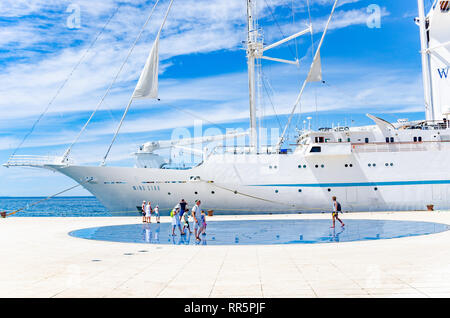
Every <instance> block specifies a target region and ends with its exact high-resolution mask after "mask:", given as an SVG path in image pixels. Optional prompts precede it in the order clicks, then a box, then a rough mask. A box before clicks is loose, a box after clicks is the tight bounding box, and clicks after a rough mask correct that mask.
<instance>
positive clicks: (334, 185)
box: [249, 180, 450, 188]
mask: <svg viewBox="0 0 450 318" xmlns="http://www.w3.org/2000/svg"><path fill="white" fill-rule="evenodd" d="M426 184H450V180H425V181H389V182H352V183H304V184H251V185H249V186H251V187H303V188H337V187H377V186H379V187H381V186H399V185H426Z"/></svg>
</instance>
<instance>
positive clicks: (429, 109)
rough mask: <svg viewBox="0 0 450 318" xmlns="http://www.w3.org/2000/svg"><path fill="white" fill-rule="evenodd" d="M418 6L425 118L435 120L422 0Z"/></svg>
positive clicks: (419, 0)
mask: <svg viewBox="0 0 450 318" xmlns="http://www.w3.org/2000/svg"><path fill="white" fill-rule="evenodd" d="M417 3H418V7H419V27H420V46H421V51H420V52H421V55H422V79H423V89H424V97H425V112H426V118H427V120H436V116H435V114H434V105H433V97H432V96H433V95H432V94H433V91H432V87H431V72H430V56H429V53H428V51H427V50H428V38H427V24H426V17H425V6H424V1H423V0H417Z"/></svg>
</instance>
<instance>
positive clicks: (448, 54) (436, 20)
mask: <svg viewBox="0 0 450 318" xmlns="http://www.w3.org/2000/svg"><path fill="white" fill-rule="evenodd" d="M428 25H429V26H428V32H429V43H428V52H429V54H430V69H431V70H430V73H431V85H432V100H433V108H434V118H435V120H441V119H442V118H445V117H448V116H449V115H450V32H449V30H450V1H437V2H436V3H435V6H434V7H433V8H432V9H431V11H430V14H429V15H428Z"/></svg>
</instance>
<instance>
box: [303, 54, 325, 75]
mask: <svg viewBox="0 0 450 318" xmlns="http://www.w3.org/2000/svg"><path fill="white" fill-rule="evenodd" d="M306 81H307V82H322V61H321V60H320V52H317V55H316V57H315V59H314V61H313V64H312V66H311V71H310V72H309V74H308V78H307V79H306Z"/></svg>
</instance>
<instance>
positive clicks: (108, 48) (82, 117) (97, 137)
mask: <svg viewBox="0 0 450 318" xmlns="http://www.w3.org/2000/svg"><path fill="white" fill-rule="evenodd" d="M168 3H169V1H168V0H160V4H159V5H158V7H157V9H156V11H155V15H154V16H153V17H152V19H151V21H150V23H149V25H148V27H147V28H146V30H145V32H144V35H143V37H142V39H141V40H140V41H139V42H138V44H137V46H136V49H135V51H134V52H133V54H132V55H131V57H130V60H129V62H128V63H127V64H126V66H125V68H124V70H123V72H122V73H121V75H120V76H119V79H118V82H117V83H116V85H115V86H114V87H113V90H112V92H111V94H110V95H109V96H108V97H107V98H106V100H105V102H104V104H103V105H102V108H101V109H100V111H99V112H98V113H97V115H96V116H95V117H94V120H93V122H92V124H91V125H90V126H89V127H88V130H87V131H86V133H85V134H84V135H83V137H82V138H81V140H80V142H79V143H78V144H77V145H76V146H75V148H74V150H73V159H74V160H75V161H76V162H77V163H80V164H98V162H99V161H100V159H101V157H102V156H103V154H104V152H105V151H106V149H107V146H108V143H109V141H110V140H111V138H112V134H113V131H114V128H115V126H116V125H117V121H118V119H120V117H121V114H122V111H123V109H124V107H125V106H126V103H127V101H128V99H129V97H130V95H131V93H132V91H133V89H134V85H135V84H136V82H137V79H138V77H139V73H140V70H141V68H142V66H143V64H144V62H145V59H146V56H147V54H148V52H149V49H150V47H151V45H152V41H153V39H154V37H155V34H156V32H157V30H158V27H159V24H160V23H161V19H162V16H163V14H164V11H165V9H166V7H167V5H168ZM310 3H311V15H312V20H313V29H314V30H315V32H314V43H315V46H317V43H318V40H319V39H320V35H321V31H322V29H323V26H324V24H325V21H326V19H327V17H328V14H329V12H330V10H331V6H332V3H333V1H332V0H310ZM153 4H154V1H147V0H130V1H116V0H103V1H95V2H93V1H89V0H73V1H65V0H21V1H17V0H2V2H1V3H0V110H1V111H0V162H2V163H3V162H6V161H7V159H8V157H9V156H10V155H11V153H12V152H13V151H14V149H15V148H16V146H17V145H18V144H19V143H20V141H21V140H22V138H23V137H24V136H25V135H26V134H27V132H28V131H29V130H30V128H31V127H32V125H33V123H34V122H35V121H36V119H37V118H38V117H39V115H40V114H41V113H42V112H43V110H44V109H45V108H46V107H47V104H48V103H49V101H50V100H51V99H52V97H53V96H54V95H55V93H56V91H57V89H58V87H59V86H60V85H61V84H62V83H63V82H64V80H65V79H66V78H67V77H68V75H69V74H70V72H71V70H72V68H73V67H74V65H76V64H77V62H78V61H79V60H80V58H81V57H82V56H83V54H85V52H86V49H87V48H88V47H89V46H90V44H91V43H92V42H93V41H94V39H95V37H96V36H97V34H98V33H99V31H100V30H101V29H102V27H103V26H104V25H105V23H106V21H107V20H108V19H109V18H110V17H111V16H112V14H113V13H114V12H115V11H116V10H117V8H118V7H119V9H118V10H117V12H116V14H115V15H114V16H113V18H112V19H111V22H110V23H109V24H108V26H107V28H106V29H105V32H103V33H102V34H101V36H100V37H99V39H98V40H97V42H95V45H94V46H93V47H92V49H91V50H89V52H88V53H87V55H86V56H85V58H84V59H83V62H82V63H81V65H80V66H79V67H78V68H77V69H76V71H75V72H74V73H73V75H72V76H71V77H70V80H69V81H68V82H67V84H66V86H65V87H64V89H63V90H62V91H61V93H60V94H59V95H58V97H57V98H56V100H55V101H54V103H53V104H52V106H51V107H50V108H49V110H48V112H47V113H46V115H45V116H44V117H43V119H42V120H41V121H40V122H39V124H38V125H37V126H36V129H35V130H34V131H33V134H31V136H30V137H29V138H28V139H27V140H26V142H25V143H24V145H23V147H22V148H21V149H20V150H19V151H18V154H32V155H47V154H50V155H58V154H59V155H60V154H62V153H63V152H64V150H65V148H66V147H67V146H68V144H70V142H71V141H72V140H73V139H74V138H75V136H76V134H77V133H78V131H79V130H80V129H81V127H82V126H83V124H84V122H85V121H86V120H87V118H88V117H89V115H90V112H91V111H92V110H93V109H94V108H95V106H96V105H97V103H98V102H99V100H100V99H101V96H102V95H103V93H104V92H105V90H106V88H107V86H108V84H109V83H110V81H111V80H112V78H113V77H114V75H115V73H116V72H117V70H118V68H119V66H120V64H121V63H122V61H123V60H124V58H125V56H126V54H127V52H128V49H129V48H130V46H131V44H132V43H133V41H134V39H135V37H136V35H137V33H138V32H139V30H140V28H141V26H142V25H143V23H144V21H145V19H146V17H147V15H148V13H149V12H150V10H151V8H152V6H153ZM305 4H306V0H259V1H258V16H259V22H260V25H261V26H262V27H263V30H264V39H265V42H266V43H267V44H270V43H272V42H274V41H277V40H279V39H282V38H283V37H284V36H288V35H291V34H293V33H295V32H298V31H300V30H303V29H305V25H306V23H307V21H308V14H307V11H306V6H305ZM370 5H377V6H378V7H379V8H380V12H381V20H380V21H381V26H380V28H369V27H368V25H367V21H368V20H369V17H370V15H371V11H370V10H368V7H369V6H370ZM426 5H427V7H429V6H430V5H431V1H428V0H427V1H426ZM416 6H417V5H416V2H415V1H407V0H396V1H392V0H390V1H388V0H379V1H376V0H375V1H374V0H369V1H365V0H341V1H340V5H339V7H338V8H337V10H336V13H335V16H334V19H333V22H332V24H331V27H330V31H329V33H328V34H327V37H326V39H325V43H324V46H323V48H322V51H321V56H322V68H323V78H324V80H325V81H326V83H325V84H320V83H314V84H311V85H310V86H308V89H307V91H306V93H305V95H304V98H303V99H302V107H301V114H300V113H299V112H298V113H297V114H296V117H295V119H294V121H293V122H294V124H295V123H298V124H299V128H301V126H302V121H303V119H304V118H305V117H307V116H310V115H311V116H312V117H313V124H314V125H315V126H320V127H322V126H331V125H333V124H335V125H336V124H338V123H339V124H341V125H344V124H345V123H347V124H349V123H353V125H358V124H370V120H369V119H367V118H366V117H365V114H366V113H368V112H370V113H372V114H376V115H378V116H381V117H383V118H385V119H387V120H391V121H396V120H397V119H399V118H409V119H419V118H423V117H424V113H423V92H422V79H421V64H420V56H419V53H418V51H419V34H418V27H417V26H416V25H415V24H414V22H413V19H414V17H416V16H417V7H416ZM73 8H75V13H76V12H77V10H78V8H79V13H80V15H79V17H80V20H79V22H80V23H79V25H77V24H76V23H75V27H76V28H71V26H72V25H71V24H70V22H74V21H75V22H77V21H76V20H72V19H71V17H73V14H74V12H73ZM292 8H293V10H292ZM293 12H294V17H293ZM68 21H69V23H68ZM72 24H73V23H72ZM78 26H79V27H78ZM245 31H246V11H245V1H244V0H227V1H224V0H208V1H207V0H175V2H174V6H173V9H172V11H171V13H170V15H169V18H168V21H167V24H166V27H165V28H164V30H163V33H162V37H161V43H160V54H161V63H160V69H161V70H160V93H159V94H160V98H161V101H160V102H157V101H152V100H150V101H149V100H148V101H137V102H135V103H134V104H133V106H132V109H131V111H130V113H129V115H128V117H127V121H126V123H125V125H124V127H123V129H122V134H120V136H119V138H118V140H117V143H116V144H115V146H114V147H113V150H112V152H111V155H110V160H109V161H108V164H110V165H132V164H133V159H132V157H131V156H130V154H131V153H132V152H133V151H135V150H136V147H137V146H138V145H139V144H142V143H143V142H146V141H149V140H161V139H169V138H170V137H171V135H172V132H173V130H174V129H175V128H180V127H186V128H188V129H191V128H192V126H193V125H194V120H195V119H197V120H198V119H204V120H206V122H205V127H204V128H207V127H208V123H210V122H213V123H217V124H218V125H219V126H220V127H234V128H244V129H246V128H247V127H248V97H247V96H248V92H247V87H248V86H247V73H246V72H247V70H246V67H247V66H246V59H245V51H244V50H243V48H244V47H243V44H242V41H244V40H245V39H246V33H245ZM297 55H298V58H299V59H300V61H301V62H300V67H299V68H298V67H296V66H292V65H285V64H279V63H275V62H270V61H264V62H263V74H264V78H265V81H264V83H265V84H264V85H265V86H264V87H265V89H263V94H262V95H263V96H262V105H264V109H263V112H264V114H265V115H266V116H267V117H266V118H265V119H264V121H263V122H264V125H265V126H266V127H269V128H270V127H278V126H279V123H280V124H281V125H284V124H285V123H286V121H287V116H286V114H288V113H289V112H290V110H291V108H292V104H293V102H294V100H295V97H296V95H297V93H298V91H299V87H300V86H301V83H302V81H303V79H304V78H305V75H306V72H307V70H308V67H309V63H310V62H311V38H310V36H304V37H301V38H299V39H298V41H296V42H294V41H292V42H289V44H288V45H283V46H281V47H280V48H277V49H274V50H273V51H270V56H273V57H279V58H285V59H293V58H295V57H296V56H297ZM272 104H273V105H274V107H272ZM180 109H182V110H185V111H184V112H183V111H180ZM316 110H317V111H316ZM352 121H353V122H352ZM293 128H295V125H294V126H293ZM292 135H293V134H291V136H292ZM0 179H1V180H2V181H1V183H0V196H39V195H47V194H51V193H54V192H58V191H59V190H61V189H63V188H65V187H69V186H70V185H72V184H73V181H71V180H69V179H67V178H66V177H63V176H59V175H57V174H54V173H51V172H48V171H43V170H39V169H29V168H28V169H27V168H14V169H13V168H10V169H6V168H3V167H1V168H0ZM43 180H44V182H43ZM70 194H72V195H85V194H87V192H85V191H84V190H82V189H80V190H74V191H73V192H72V193H70Z"/></svg>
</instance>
